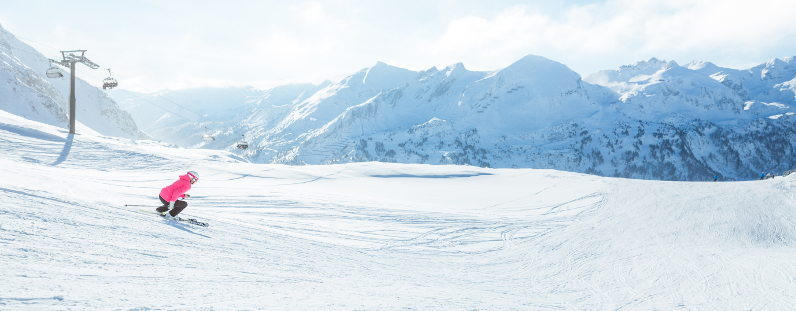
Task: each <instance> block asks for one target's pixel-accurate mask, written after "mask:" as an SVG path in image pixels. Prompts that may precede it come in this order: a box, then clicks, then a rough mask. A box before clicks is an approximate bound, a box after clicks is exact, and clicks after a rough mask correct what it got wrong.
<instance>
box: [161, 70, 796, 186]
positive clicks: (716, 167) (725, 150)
mask: <svg viewBox="0 0 796 311" xmlns="http://www.w3.org/2000/svg"><path fill="white" fill-rule="evenodd" d="M791 62H792V59H791V58H787V59H786V60H780V61H769V62H767V63H765V64H761V65H759V66H755V67H753V68H750V69H748V70H735V69H727V68H722V67H719V66H716V65H714V64H712V63H709V62H691V63H688V64H686V65H685V66H681V65H679V64H678V63H677V62H674V61H665V60H660V59H657V58H651V59H649V60H647V61H640V62H636V63H635V64H632V65H625V66H621V67H620V68H618V69H616V70H603V71H600V72H597V73H594V74H591V75H589V76H587V77H586V78H582V77H581V76H580V75H579V74H577V73H576V72H574V71H572V70H571V69H569V68H568V67H567V66H566V65H564V64H561V63H558V62H555V61H553V60H549V59H547V58H544V57H541V56H535V55H528V56H526V57H523V58H521V59H520V60H517V61H515V62H513V63H511V64H509V65H508V66H506V67H504V68H502V69H499V70H494V71H470V70H467V69H466V67H465V66H464V64H462V63H456V64H452V65H450V66H447V67H445V68H442V69H438V68H436V67H432V68H429V69H427V70H420V71H413V70H407V69H401V68H398V67H394V66H391V65H388V64H386V63H383V62H377V63H376V64H375V65H374V66H372V67H369V68H365V69H362V70H359V71H357V72H355V73H353V74H351V75H349V76H347V77H346V78H343V79H341V80H339V81H336V82H328V84H324V85H312V86H310V85H307V86H304V87H303V88H302V92H301V94H305V93H308V92H311V93H312V94H311V95H303V97H301V98H299V96H298V95H297V94H298V93H299V92H298V91H297V92H294V93H291V94H292V95H291V96H290V97H286V98H290V100H287V99H283V100H281V101H280V102H278V103H277V102H269V103H267V104H264V103H265V102H266V101H265V100H264V98H266V96H265V95H264V92H265V91H263V93H262V94H260V95H257V94H253V95H252V96H250V97H248V99H247V100H248V101H249V102H250V105H249V106H245V107H249V108H244V109H243V110H242V111H240V112H238V117H236V118H235V119H233V120H228V121H225V122H202V123H195V124H193V125H190V124H186V123H181V124H180V125H177V126H175V128H180V130H179V131H172V132H171V133H177V132H179V133H190V135H187V136H185V137H182V138H179V141H180V142H182V143H181V144H182V145H184V146H187V147H203V148H218V149H227V150H231V151H235V152H238V153H239V154H240V155H241V156H243V157H247V158H248V159H250V160H251V161H253V162H258V163H285V164H293V165H304V164H333V163H348V162H359V161H386V162H399V163H428V164H457V165H474V166H483V167H507V168H508V167H530V168H552V169H561V170H567V171H574V172H583V173H590V174H596V175H602V176H616V177H630V178H642V179H667V180H668V179H678V180H698V179H704V178H706V176H710V177H712V176H714V175H718V176H719V177H720V178H727V179H731V178H732V179H740V178H754V176H756V175H758V174H759V172H760V171H782V170H786V169H789V168H791V167H793V166H796V162H794V160H791V159H790V158H792V157H791V155H793V154H794V153H796V152H795V151H794V150H796V149H794V145H796V135H794V132H793V130H792V128H793V123H794V119H795V118H794V117H793V113H794V112H796V111H794V109H793V104H794V101H795V100H796V95H794V90H795V89H796V88H794V85H796V82H794V81H796V80H795V79H796V71H794V70H792V66H791V65H790V63H791ZM756 77H757V78H756ZM275 89H276V88H275ZM251 103H259V104H257V105H259V106H257V105H254V106H257V107H258V108H257V109H256V110H255V109H254V108H251V107H254V106H253V104H251ZM241 107H244V106H241ZM266 112H272V114H271V115H272V118H270V119H268V121H267V122H264V121H262V120H254V119H251V118H250V117H249V116H250V115H252V114H257V113H266ZM249 121H251V122H249ZM204 126H208V128H212V127H221V128H224V130H222V131H221V132H219V133H220V134H221V135H219V137H221V139H220V141H217V142H213V143H211V144H207V143H204V142H198V141H199V140H198V139H197V138H198V136H197V135H200V134H201V133H202V131H203V127H204ZM235 134H237V135H235ZM241 134H245V139H247V140H248V141H249V143H250V149H248V150H243V151H241V150H237V151H236V150H235V147H234V142H235V141H237V140H238V139H240V138H241V136H240V135H241ZM186 142H187V143H186ZM773 155H777V156H773Z"/></svg>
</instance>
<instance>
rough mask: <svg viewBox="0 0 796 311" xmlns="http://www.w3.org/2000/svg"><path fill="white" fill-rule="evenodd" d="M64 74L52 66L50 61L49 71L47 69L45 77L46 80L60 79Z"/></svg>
mask: <svg viewBox="0 0 796 311" xmlns="http://www.w3.org/2000/svg"><path fill="white" fill-rule="evenodd" d="M63 76H64V74H63V73H62V72H61V69H60V68H58V66H56V65H54V64H53V62H52V61H50V69H47V77H48V78H61V77H63Z"/></svg>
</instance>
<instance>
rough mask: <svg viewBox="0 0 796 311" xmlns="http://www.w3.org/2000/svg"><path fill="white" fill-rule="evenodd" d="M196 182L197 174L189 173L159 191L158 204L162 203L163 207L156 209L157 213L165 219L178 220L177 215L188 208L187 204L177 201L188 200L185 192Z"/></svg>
mask: <svg viewBox="0 0 796 311" xmlns="http://www.w3.org/2000/svg"><path fill="white" fill-rule="evenodd" d="M198 180H199V174H198V173H196V172H194V171H190V172H188V173H187V174H185V175H180V179H179V180H177V181H175V182H174V183H173V184H171V186H168V187H166V188H163V189H162V190H160V202H163V206H161V207H158V209H157V211H158V212H159V213H160V214H161V215H162V216H163V217H165V218H169V219H179V217H177V214H179V213H180V212H182V210H183V209H185V208H186V207H188V203H187V202H185V201H182V200H180V201H177V200H179V199H184V198H190V197H191V196H190V195H189V194H187V193H186V192H188V190H191V185H193V184H194V183H195V182H197V181H198Z"/></svg>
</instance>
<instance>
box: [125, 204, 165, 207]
mask: <svg viewBox="0 0 796 311" xmlns="http://www.w3.org/2000/svg"><path fill="white" fill-rule="evenodd" d="M124 206H125V207H127V206H141V207H160V206H152V205H135V204H125V205H124Z"/></svg>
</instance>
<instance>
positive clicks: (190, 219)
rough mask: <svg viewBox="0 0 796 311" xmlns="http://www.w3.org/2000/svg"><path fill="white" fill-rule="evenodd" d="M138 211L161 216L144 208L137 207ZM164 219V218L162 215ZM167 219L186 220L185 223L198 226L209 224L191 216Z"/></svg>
mask: <svg viewBox="0 0 796 311" xmlns="http://www.w3.org/2000/svg"><path fill="white" fill-rule="evenodd" d="M139 211H141V212H142V213H147V214H154V215H158V216H161V217H163V216H162V215H160V213H158V212H153V211H148V210H144V209H139ZM164 219H166V218H165V217H164ZM168 220H174V221H182V222H186V223H189V224H192V225H197V226H200V227H208V226H210V224H208V223H206V222H201V221H198V220H196V219H193V218H180V217H179V216H177V219H168Z"/></svg>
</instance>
